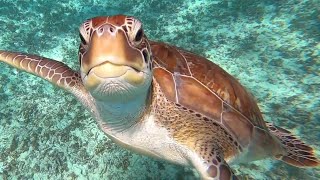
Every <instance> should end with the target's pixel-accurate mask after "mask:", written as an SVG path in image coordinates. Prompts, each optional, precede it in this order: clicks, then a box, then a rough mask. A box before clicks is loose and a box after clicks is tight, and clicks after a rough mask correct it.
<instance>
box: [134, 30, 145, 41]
mask: <svg viewBox="0 0 320 180" xmlns="http://www.w3.org/2000/svg"><path fill="white" fill-rule="evenodd" d="M142 36H143V31H142V29H141V28H140V29H139V30H138V32H137V34H136V37H135V38H134V40H135V41H136V42H139V41H141V39H142Z"/></svg>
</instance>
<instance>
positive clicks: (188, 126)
mask: <svg viewBox="0 0 320 180" xmlns="http://www.w3.org/2000/svg"><path fill="white" fill-rule="evenodd" d="M80 39H81V43H80V47H79V63H80V67H81V68H80V71H79V72H77V71H74V70H72V69H71V68H69V67H68V66H67V65H65V64H63V63H62V62H58V61H55V60H52V59H48V58H44V57H40V56H36V55H29V54H24V53H15V52H8V51H0V60H1V61H3V62H5V63H7V64H9V65H11V66H13V67H15V68H18V69H20V70H23V71H26V72H29V73H31V74H34V75H37V76H39V77H42V78H44V79H46V80H48V81H49V82H51V83H52V84H55V85H57V86H59V87H61V88H63V89H65V90H67V91H69V92H70V93H72V94H74V95H75V96H76V97H77V98H78V100H79V101H80V102H81V103H82V104H83V105H84V106H85V107H86V108H87V109H88V110H89V111H90V112H91V113H92V116H93V117H94V118H95V119H96V121H97V123H98V124H99V126H100V128H101V129H102V130H103V131H104V132H105V133H106V135H107V136H108V137H109V138H111V139H112V140H113V141H114V142H116V143H117V144H119V145H120V146H123V147H125V148H127V149H130V150H132V151H135V152H138V153H141V154H144V155H148V156H151V157H155V158H159V159H164V160H167V161H170V162H173V163H176V164H181V165H186V166H191V167H194V168H196V169H197V171H198V172H199V175H200V176H201V178H202V179H221V180H225V179H237V177H236V176H235V174H234V173H233V171H232V170H231V168H230V166H229V165H228V164H230V163H240V162H241V163H242V162H249V161H253V160H258V159H262V158H266V157H274V158H276V159H279V160H282V161H284V162H286V163H288V164H291V165H294V166H298V167H310V166H311V167H313V166H318V165H319V160H318V159H317V158H316V157H315V156H314V153H313V149H312V148H311V147H309V146H307V145H306V144H304V143H303V142H302V141H300V140H299V139H298V138H296V137H294V136H293V135H292V134H291V133H290V132H289V131H287V130H285V129H283V128H280V127H277V126H275V125H272V124H271V123H266V122H264V120H263V117H262V115H261V112H260V110H259V108H258V106H257V103H256V102H255V100H254V98H253V97H252V96H251V95H250V93H248V91H247V90H246V89H245V88H244V87H243V86H242V85H241V84H240V83H239V82H238V81H237V80H236V79H235V78H234V77H232V76H231V75H229V74H228V73H227V72H226V71H224V70H223V69H221V68H220V67H219V66H217V65H216V64H214V63H213V62H211V61H209V60H207V59H205V58H204V57H201V56H199V55H195V54H193V53H191V52H188V51H185V50H183V49H180V48H177V47H175V46H171V45H168V44H165V43H161V42H155V41H150V40H148V39H147V36H146V35H145V34H144V31H143V29H142V23H141V22H140V21H139V20H137V19H136V18H134V17H130V16H124V15H116V16H105V17H95V18H92V19H89V20H87V21H85V22H84V23H83V24H82V25H81V26H80Z"/></svg>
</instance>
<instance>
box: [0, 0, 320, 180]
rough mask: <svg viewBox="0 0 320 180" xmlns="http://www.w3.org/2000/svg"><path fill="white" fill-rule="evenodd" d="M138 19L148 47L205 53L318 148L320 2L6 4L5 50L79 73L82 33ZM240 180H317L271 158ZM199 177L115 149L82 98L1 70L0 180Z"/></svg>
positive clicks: (247, 168) (15, 0)
mask: <svg viewBox="0 0 320 180" xmlns="http://www.w3.org/2000/svg"><path fill="white" fill-rule="evenodd" d="M113 14H126V15H133V16H136V17H138V18H139V19H141V21H142V22H143V23H144V29H145V32H146V34H147V36H148V37H149V39H153V40H158V41H164V42H167V43H170V44H174V45H176V46H179V47H182V48H185V49H187V50H191V51H193V52H196V53H198V54H201V55H203V56H205V57H207V58H209V59H210V60H212V61H213V62H215V63H216V64H218V65H220V66H222V67H223V68H224V69H226V70H227V71H228V72H229V73H231V74H232V75H234V76H235V77H237V78H238V79H239V80H240V82H241V83H242V84H243V85H245V86H246V87H247V88H248V89H249V90H250V91H251V92H252V93H253V94H254V95H255V97H256V99H257V101H258V102H259V106H260V108H261V110H262V112H263V114H264V117H265V119H266V120H267V121H270V122H274V123H276V124H277V125H280V126H282V127H284V128H286V129H289V130H290V131H292V132H293V133H294V134H296V135H298V136H299V137H300V138H301V139H303V140H304V141H305V142H307V143H308V144H311V145H312V146H313V147H314V148H315V149H317V151H316V153H317V154H318V157H319V150H320V125H319V124H320V93H319V90H320V77H319V76H320V15H319V14H320V0H269V1H254V0H229V1H223V0H217V1H213V0H206V1H201V0H176V1H171V0H170V1H169V0H168V1H167V0H162V1H155V0H149V1H147V0H134V1H133V0H131V1H124V0H119V1H106V0H104V1H102V0H61V1H49V0H46V1H45V0H0V49H6V50H13V51H21V52H28V53H32V54H39V55H42V56H46V57H49V58H53V59H57V60H60V61H63V62H65V63H67V64H68V65H69V66H70V67H72V68H74V69H78V68H79V65H78V58H77V51H78V43H79V41H80V40H79V38H78V27H79V25H80V24H81V23H82V22H83V21H84V20H85V19H88V18H91V17H94V16H98V15H113ZM232 168H233V169H234V171H235V172H236V174H238V176H239V177H240V178H242V179H320V175H319V174H320V169H319V168H313V169H298V168H295V167H291V166H289V165H286V164H284V163H282V162H278V161H274V160H272V159H267V160H262V161H257V162H253V163H249V164H244V165H242V164H241V165H235V166H232ZM84 178H87V179H196V178H197V175H196V173H195V172H194V171H193V170H192V169H190V168H185V167H180V166H175V165H172V164H169V163H166V162H159V161H156V160H154V159H151V158H147V157H143V156H140V155H136V154H133V153H131V152H128V151H126V150H124V149H122V148H120V147H118V146H116V145H115V144H114V143H112V142H111V141H110V140H109V139H108V138H107V137H106V136H105V135H104V134H103V133H102V132H101V131H100V130H99V129H98V128H97V126H96V124H95V122H94V120H93V119H92V118H91V117H90V115H89V113H87V112H86V111H85V110H84V108H83V107H82V106H81V105H80V103H78V102H77V101H76V99H75V98H74V97H73V96H72V95H70V94H68V93H66V92H64V91H63V90H60V89H58V88H57V87H53V86H52V85H50V84H49V83H48V82H46V81H44V80H41V79H40V78H36V77H34V76H31V75H29V74H26V73H18V71H17V70H15V69H12V68H10V67H9V66H7V65H5V64H3V63H0V179H84Z"/></svg>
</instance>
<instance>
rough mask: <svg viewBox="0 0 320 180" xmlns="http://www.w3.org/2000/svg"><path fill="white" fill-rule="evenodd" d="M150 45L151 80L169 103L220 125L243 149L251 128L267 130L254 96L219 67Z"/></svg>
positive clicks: (163, 46) (167, 47) (164, 46)
mask: <svg viewBox="0 0 320 180" xmlns="http://www.w3.org/2000/svg"><path fill="white" fill-rule="evenodd" d="M150 45H151V49H152V55H153V73H154V78H155V81H156V82H157V83H158V84H159V85H160V88H161V90H162V92H163V93H164V94H165V96H166V97H167V99H168V100H170V101H173V102H175V103H177V104H180V105H182V106H184V107H186V108H189V109H191V110H193V111H195V112H198V113H201V114H202V115H204V116H207V117H209V118H210V119H212V120H214V121H216V122H217V123H219V124H221V125H222V126H224V127H225V128H226V129H227V130H228V131H229V133H232V134H233V135H234V136H235V137H236V138H237V139H238V140H239V142H240V143H241V144H242V145H244V146H246V145H248V144H249V143H250V139H251V137H252V133H253V132H252V131H253V128H254V126H256V127H258V128H261V129H267V127H266V124H265V122H264V120H263V117H262V114H261V112H260V110H259V108H258V106H257V103H256V102H255V100H254V98H253V96H252V95H251V94H250V93H248V91H247V90H246V89H245V88H244V87H243V86H242V85H241V84H240V83H239V81H238V80H236V79H235V78H234V77H232V76H231V75H230V74H228V73H227V72H226V71H224V70H223V69H222V68H220V67H219V66H218V65H216V64H214V63H213V62H211V61H209V60H207V59H206V58H204V57H201V56H198V55H195V54H193V53H191V52H188V51H185V50H182V49H179V48H177V47H174V46H170V45H167V44H164V43H159V42H150Z"/></svg>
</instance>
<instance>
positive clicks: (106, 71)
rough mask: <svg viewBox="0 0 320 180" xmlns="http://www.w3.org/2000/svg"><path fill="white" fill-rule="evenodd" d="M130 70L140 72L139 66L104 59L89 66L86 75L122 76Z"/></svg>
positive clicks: (101, 76)
mask: <svg viewBox="0 0 320 180" xmlns="http://www.w3.org/2000/svg"><path fill="white" fill-rule="evenodd" d="M130 70H131V71H133V72H135V73H140V72H142V70H140V68H139V67H134V66H129V65H123V64H115V63H112V62H110V61H105V62H102V63H100V64H97V65H95V66H93V67H92V68H90V69H89V71H88V73H87V74H86V76H89V75H90V74H92V73H93V74H95V75H96V76H98V77H100V78H114V77H119V76H122V75H124V74H126V72H128V71H130Z"/></svg>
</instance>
